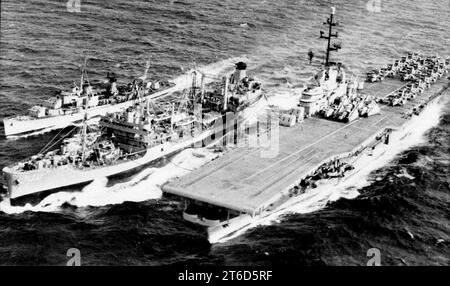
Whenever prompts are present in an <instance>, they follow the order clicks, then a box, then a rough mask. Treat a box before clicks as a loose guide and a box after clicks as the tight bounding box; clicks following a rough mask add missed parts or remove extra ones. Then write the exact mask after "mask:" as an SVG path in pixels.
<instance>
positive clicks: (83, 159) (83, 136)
mask: <svg viewBox="0 0 450 286" xmlns="http://www.w3.org/2000/svg"><path fill="white" fill-rule="evenodd" d="M86 120H87V113H85V114H84V119H83V131H82V134H81V144H82V145H81V162H82V163H83V164H84V163H85V162H86V129H87V123H86Z"/></svg>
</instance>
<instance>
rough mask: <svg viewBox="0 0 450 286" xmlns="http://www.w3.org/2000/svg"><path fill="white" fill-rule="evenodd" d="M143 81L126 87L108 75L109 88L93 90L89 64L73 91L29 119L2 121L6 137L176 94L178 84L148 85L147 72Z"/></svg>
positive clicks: (46, 104)
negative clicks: (89, 76)
mask: <svg viewBox="0 0 450 286" xmlns="http://www.w3.org/2000/svg"><path fill="white" fill-rule="evenodd" d="M149 67H150V66H149V63H148V62H147V67H146V69H145V73H144V75H143V76H142V77H140V78H136V79H135V80H133V82H130V83H128V84H125V85H120V86H118V85H117V78H116V76H115V75H114V74H113V73H108V74H107V80H108V83H107V86H106V89H104V90H102V89H99V88H93V86H92V85H91V83H90V82H89V80H88V77H87V70H86V60H85V63H84V66H83V68H82V70H81V79H80V82H79V84H78V85H77V84H76V83H74V87H73V88H72V90H69V91H67V90H60V91H59V92H58V93H57V94H56V96H54V97H52V98H49V99H48V100H46V101H45V102H44V103H43V104H41V105H36V106H33V107H31V108H30V109H29V110H28V114H27V115H20V116H15V117H7V118H4V119H3V124H4V129H5V136H7V137H10V136H21V135H26V134H29V133H32V132H38V131H41V130H51V129H56V128H64V127H67V126H69V125H71V124H74V123H79V122H82V120H83V119H84V118H85V117H87V118H88V119H89V118H93V117H99V116H102V115H105V114H106V113H110V112H117V111H120V110H121V109H123V108H127V107H129V106H132V105H134V104H135V103H136V102H138V101H140V100H143V99H146V98H157V97H160V96H163V95H166V94H168V93H170V92H172V91H174V90H175V84H174V83H171V82H169V81H164V80H163V81H153V82H152V81H149V80H148V78H147V77H148V69H149Z"/></svg>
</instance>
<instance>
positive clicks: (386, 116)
mask: <svg viewBox="0 0 450 286" xmlns="http://www.w3.org/2000/svg"><path fill="white" fill-rule="evenodd" d="M388 117H389V115H385V116H384V117H383V118H381V119H380V120H378V121H377V122H375V123H374V124H372V125H370V126H371V127H373V126H375V125H377V124H378V123H380V122H381V121H383V120H385V119H386V118H388Z"/></svg>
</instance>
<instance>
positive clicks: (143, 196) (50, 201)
mask: <svg viewBox="0 0 450 286" xmlns="http://www.w3.org/2000/svg"><path fill="white" fill-rule="evenodd" d="M217 156H219V154H217V153H214V152H212V151H210V150H209V149H207V148H201V149H186V150H184V151H182V152H180V153H179V154H178V155H176V156H174V157H173V158H172V159H171V160H170V161H168V162H167V164H165V165H164V166H163V167H161V168H147V169H144V170H143V171H141V172H140V173H138V174H136V175H135V176H133V178H132V179H131V180H129V181H127V182H124V183H119V184H115V185H113V186H109V187H108V186H107V183H108V179H107V178H98V179H96V180H95V181H93V182H92V183H90V184H89V185H87V186H85V187H84V188H83V189H82V190H81V191H77V192H68V191H63V192H57V193H54V194H51V195H49V196H47V197H45V198H44V199H43V200H42V201H41V202H39V204H37V205H36V206H31V205H30V204H27V205H25V206H11V204H10V202H9V200H7V199H4V200H3V201H1V202H0V211H3V212H5V213H8V214H12V213H22V212H24V211H35V212H38V211H42V212H57V211H59V210H60V208H61V206H62V205H63V204H64V203H70V204H71V205H73V206H77V207H86V206H105V205H110V204H121V203H123V202H126V201H132V202H141V201H146V200H151V199H159V198H161V196H162V190H161V188H160V186H161V185H162V184H164V183H165V182H167V181H168V180H170V179H172V178H174V177H179V176H183V175H185V174H187V173H189V172H190V171H191V170H193V169H196V168H198V167H200V166H202V165H203V164H205V163H207V162H209V161H211V160H212V159H213V158H216V157H217Z"/></svg>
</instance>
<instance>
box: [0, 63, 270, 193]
mask: <svg viewBox="0 0 450 286" xmlns="http://www.w3.org/2000/svg"><path fill="white" fill-rule="evenodd" d="M246 68H247V66H246V64H245V63H243V62H239V63H237V64H236V69H235V71H234V73H233V74H232V75H231V76H230V77H229V76H226V77H224V78H223V82H221V83H220V84H216V85H213V86H212V87H211V88H204V86H203V82H204V76H202V81H201V85H200V87H198V86H197V72H194V74H193V82H192V88H191V89H190V92H189V93H188V94H185V96H184V97H183V98H182V99H181V100H178V101H176V102H170V101H168V102H162V101H161V102H153V101H150V100H146V101H145V102H144V101H140V102H139V103H138V104H135V105H133V106H130V107H128V108H126V109H125V110H123V111H122V112H118V113H109V114H107V115H106V116H103V117H102V118H101V119H100V121H99V130H97V131H93V132H88V130H87V129H88V128H87V125H86V123H84V124H83V128H82V130H81V132H80V133H79V134H76V135H75V136H73V137H71V138H66V139H63V142H62V144H61V146H60V148H59V149H56V150H52V151H48V152H41V153H39V154H37V155H34V156H32V157H31V158H29V159H26V160H24V161H22V162H19V163H16V164H13V165H11V166H7V167H5V168H4V169H3V173H4V177H5V179H6V182H7V191H8V196H9V198H10V199H11V200H12V202H14V200H15V199H18V198H23V197H25V196H28V195H31V194H37V193H40V192H42V191H47V190H53V189H58V188H62V187H67V186H71V185H78V184H83V183H88V182H91V181H93V180H95V179H96V178H101V177H110V176H113V175H117V174H120V173H124V172H129V171H132V170H134V169H136V168H140V167H143V166H145V165H146V164H149V163H151V162H154V161H156V160H158V159H161V158H163V157H164V156H168V155H170V154H173V153H175V152H178V151H180V150H182V149H184V148H187V147H190V146H193V145H194V144H196V143H199V142H200V143H203V142H209V141H208V140H210V139H214V138H215V134H216V133H217V132H219V133H218V134H220V132H222V131H223V130H222V129H220V128H222V126H223V125H222V123H223V122H222V121H223V119H224V118H227V120H228V119H230V118H234V117H235V116H238V115H239V113H240V112H241V111H242V110H244V109H245V108H246V107H248V106H250V105H252V104H253V103H255V102H256V101H258V100H259V99H260V98H261V97H262V92H263V91H262V87H261V82H259V81H258V80H256V79H254V78H251V77H248V76H247V75H246ZM52 145H54V144H52ZM21 201H22V200H21Z"/></svg>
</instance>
